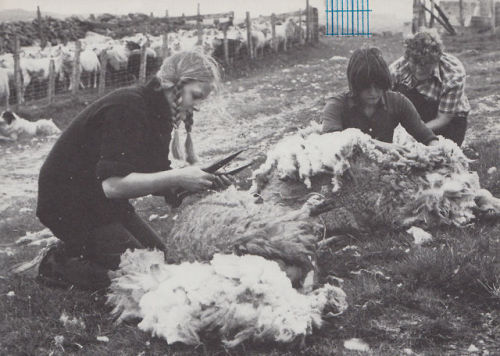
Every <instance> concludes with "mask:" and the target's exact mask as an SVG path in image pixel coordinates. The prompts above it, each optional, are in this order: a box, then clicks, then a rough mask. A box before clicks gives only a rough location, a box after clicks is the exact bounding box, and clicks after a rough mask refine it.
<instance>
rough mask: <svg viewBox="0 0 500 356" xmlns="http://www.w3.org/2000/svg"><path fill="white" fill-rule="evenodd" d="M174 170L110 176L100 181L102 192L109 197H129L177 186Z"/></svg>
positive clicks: (154, 192)
mask: <svg viewBox="0 0 500 356" xmlns="http://www.w3.org/2000/svg"><path fill="white" fill-rule="evenodd" d="M178 186H179V183H178V178H177V175H176V172H175V171H174V170H169V171H161V172H156V173H130V174H129V175H127V176H125V177H110V178H108V179H106V180H104V181H103V182H102V188H103V190H104V194H105V195H106V197H107V198H109V199H131V198H137V197H142V196H145V195H149V194H156V193H158V192H162V191H165V190H167V189H173V188H177V187H178Z"/></svg>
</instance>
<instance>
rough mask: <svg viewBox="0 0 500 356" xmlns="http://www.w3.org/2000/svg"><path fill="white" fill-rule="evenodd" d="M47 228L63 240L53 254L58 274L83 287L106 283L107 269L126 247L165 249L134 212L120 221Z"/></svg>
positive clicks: (96, 286) (114, 263)
mask: <svg viewBox="0 0 500 356" xmlns="http://www.w3.org/2000/svg"><path fill="white" fill-rule="evenodd" d="M49 228H50V229H51V230H52V232H53V233H54V235H55V236H56V237H57V238H59V239H60V240H62V241H63V244H61V245H59V247H58V251H57V254H58V255H59V256H60V258H59V261H61V262H60V266H58V267H57V269H58V272H59V273H60V274H61V275H62V276H63V277H62V278H63V279H64V280H66V281H67V282H70V283H71V284H73V285H75V286H77V287H81V288H83V289H101V288H105V287H107V286H108V285H109V283H110V280H109V277H108V271H109V270H115V269H117V268H118V266H119V264H120V256H121V255H122V254H123V253H124V252H125V251H126V250H127V249H136V248H157V249H160V250H162V251H165V250H166V248H165V245H164V244H163V242H162V241H161V238H160V236H159V235H158V234H157V233H156V232H155V231H154V230H153V229H152V228H151V227H150V226H149V225H148V224H147V223H146V222H145V221H144V220H142V219H141V218H140V217H139V216H138V215H137V214H136V213H129V214H128V216H127V217H126V218H124V219H122V221H117V222H113V223H111V224H107V225H103V226H99V227H95V228H93V229H86V228H83V227H81V226H80V227H78V226H75V225H73V226H71V228H70V227H69V226H63V225H60V226H58V227H54V228H51V227H50V226H49Z"/></svg>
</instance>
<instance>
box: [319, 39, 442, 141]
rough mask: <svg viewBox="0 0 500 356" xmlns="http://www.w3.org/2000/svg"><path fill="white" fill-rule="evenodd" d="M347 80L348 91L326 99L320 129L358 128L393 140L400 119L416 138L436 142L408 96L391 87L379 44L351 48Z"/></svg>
mask: <svg viewBox="0 0 500 356" xmlns="http://www.w3.org/2000/svg"><path fill="white" fill-rule="evenodd" d="M347 81H348V85H349V90H348V91H346V92H344V93H342V94H338V95H335V96H333V97H331V98H329V99H328V100H327V103H326V106H325V108H324V110H323V114H322V120H323V132H325V133H326V132H333V131H342V130H344V129H347V128H358V129H360V130H361V131H363V132H364V133H366V134H368V135H370V136H371V137H373V138H375V139H377V140H380V141H384V142H392V140H393V136H394V129H395V128H396V126H397V125H398V124H399V123H401V125H402V126H403V127H404V128H405V129H406V130H407V131H408V132H409V133H410V134H411V135H412V136H413V137H414V138H415V139H416V140H418V141H420V142H422V143H424V144H427V145H428V144H435V143H436V142H437V138H436V136H435V135H434V133H433V132H432V130H431V129H429V128H428V127H426V126H425V124H424V123H423V121H422V120H421V119H420V116H419V114H418V112H417V111H416V109H415V107H414V106H413V104H412V103H411V102H410V100H408V99H407V98H406V97H404V96H403V95H402V94H399V93H396V92H393V91H391V90H390V88H391V74H390V72H389V68H388V66H387V63H386V62H385V60H384V58H383V57H382V53H381V51H380V50H379V49H378V48H375V47H372V48H361V49H357V50H355V51H354V53H353V54H352V56H351V58H350V60H349V64H348V66H347Z"/></svg>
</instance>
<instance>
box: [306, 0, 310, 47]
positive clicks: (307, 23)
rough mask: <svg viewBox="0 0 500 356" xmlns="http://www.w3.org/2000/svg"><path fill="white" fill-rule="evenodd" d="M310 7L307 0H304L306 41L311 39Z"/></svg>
mask: <svg viewBox="0 0 500 356" xmlns="http://www.w3.org/2000/svg"><path fill="white" fill-rule="evenodd" d="M310 13H311V9H310V8H309V0H306V43H309V42H310V41H311V16H310Z"/></svg>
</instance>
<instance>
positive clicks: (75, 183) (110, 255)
mask: <svg viewBox="0 0 500 356" xmlns="http://www.w3.org/2000/svg"><path fill="white" fill-rule="evenodd" d="M219 83H220V75H219V70H218V67H217V64H216V62H215V61H214V60H213V59H212V58H211V57H210V56H207V55H205V54H203V52H202V51H198V50H194V51H186V52H180V53H177V54H175V55H173V56H171V57H168V58H166V59H165V60H164V62H163V64H162V66H161V68H160V69H159V71H158V73H157V74H156V75H155V76H154V77H153V78H152V79H151V80H150V81H149V82H148V83H147V84H146V85H139V86H134V87H128V88H121V89H118V90H115V91H114V92H112V93H110V94H108V95H106V96H104V97H102V98H100V99H98V100H97V101H95V102H94V103H92V104H90V105H89V106H88V107H86V108H85V109H84V110H83V111H82V112H81V113H79V114H78V115H77V116H76V117H75V118H74V119H73V121H72V122H71V124H70V125H69V126H68V128H67V129H66V130H65V131H64V132H63V133H62V134H61V136H60V137H59V139H58V140H57V142H56V143H55V145H54V147H53V148H52V150H51V152H50V153H49V155H48V157H47V159H46V161H45V162H44V164H43V166H42V168H41V171H40V176H39V184H38V187H39V189H38V202H37V212H36V213H37V216H38V218H39V219H40V221H41V222H42V223H43V224H44V225H45V226H47V227H48V228H49V229H50V230H51V231H52V232H53V233H54V235H55V236H56V237H57V238H58V239H59V240H60V243H58V244H57V245H56V246H55V247H53V248H51V249H49V250H48V251H47V253H46V254H45V256H44V257H43V259H42V261H41V263H40V266H39V275H38V279H39V280H40V281H42V282H47V284H51V285H61V286H69V285H74V286H76V287H80V288H83V289H91V290H98V289H103V288H105V287H107V286H108V285H109V283H110V280H109V278H108V274H107V272H108V271H109V270H113V269H116V268H117V267H118V265H119V262H120V256H121V254H122V253H123V252H124V251H125V250H126V249H128V248H145V247H150V248H153V247H155V248H159V249H161V250H165V245H164V243H163V242H162V239H161V238H160V236H159V235H158V234H157V233H156V232H155V231H154V230H153V229H152V228H151V227H150V226H149V225H148V224H147V223H146V222H145V221H143V220H142V219H141V218H140V217H139V216H138V215H137V214H136V213H135V210H134V208H133V206H132V205H131V204H130V203H129V201H128V199H131V198H137V197H142V196H146V195H149V194H153V195H160V196H166V197H169V196H175V193H176V192H177V191H180V190H183V191H186V190H187V191H190V192H198V191H202V190H205V189H209V188H215V189H220V188H225V187H227V186H228V185H229V184H231V182H230V180H229V179H228V178H227V177H225V176H215V175H212V174H209V173H206V172H204V171H203V170H202V169H200V168H199V167H196V166H192V165H190V166H187V167H185V168H179V169H171V167H170V163H171V162H170V160H169V158H168V156H169V153H170V152H172V156H173V157H174V158H176V159H180V158H181V157H183V156H184V153H183V147H182V145H181V144H180V140H179V134H178V130H179V129H180V126H181V124H182V123H184V127H185V129H186V131H187V137H186V141H185V144H184V146H185V151H186V158H185V159H186V161H187V162H189V163H190V164H192V163H194V162H196V155H195V152H194V147H193V140H192V137H191V127H192V125H193V110H196V107H197V105H198V104H199V102H200V101H201V100H204V99H205V98H207V96H208V95H209V93H210V92H211V90H212V89H213V88H217V86H218V85H219ZM172 132H173V137H172Z"/></svg>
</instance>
